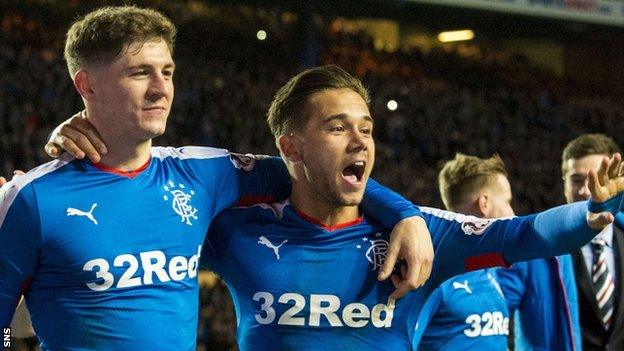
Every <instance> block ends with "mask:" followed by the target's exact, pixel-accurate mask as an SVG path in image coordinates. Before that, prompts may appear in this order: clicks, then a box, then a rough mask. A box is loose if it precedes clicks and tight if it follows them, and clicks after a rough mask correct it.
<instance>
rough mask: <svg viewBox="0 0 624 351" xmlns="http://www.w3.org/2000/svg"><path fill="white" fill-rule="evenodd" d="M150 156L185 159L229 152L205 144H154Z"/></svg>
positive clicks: (211, 156)
mask: <svg viewBox="0 0 624 351" xmlns="http://www.w3.org/2000/svg"><path fill="white" fill-rule="evenodd" d="M151 154H152V157H155V158H158V159H160V160H163V159H165V158H167V157H173V158H179V159H181V160H185V159H206V158H217V157H227V156H229V155H230V152H229V151H228V150H226V149H217V148H213V147H206V146H183V147H171V146H168V147H163V146H154V147H152V149H151Z"/></svg>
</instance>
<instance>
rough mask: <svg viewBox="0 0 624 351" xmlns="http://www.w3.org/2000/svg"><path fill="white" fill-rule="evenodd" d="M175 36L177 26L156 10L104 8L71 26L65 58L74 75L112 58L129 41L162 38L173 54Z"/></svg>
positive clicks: (130, 7) (144, 41)
mask: <svg viewBox="0 0 624 351" xmlns="http://www.w3.org/2000/svg"><path fill="white" fill-rule="evenodd" d="M175 36H176V27H175V25H174V24H173V23H172V22H171V21H170V20H169V19H168V18H167V17H165V16H164V15H163V14H161V13H160V12H158V11H156V10H152V9H143V8H138V7H136V6H118V7H111V6H107V7H102V8H99V9H97V10H95V11H92V12H90V13H88V14H87V15H86V16H84V17H83V18H82V19H79V20H77V21H76V22H74V23H73V24H72V26H71V27H70V28H69V30H68V31H67V36H66V40H65V52H64V54H65V61H67V68H68V69H69V73H70V74H71V75H72V77H73V76H74V74H75V73H76V71H78V70H79V69H80V68H82V67H83V66H84V65H86V64H98V63H105V62H110V61H112V60H113V59H115V58H116V57H117V56H118V55H119V54H121V52H122V50H123V49H124V47H125V46H126V45H128V44H131V43H135V42H138V43H143V44H144V43H146V42H148V41H151V40H158V39H161V38H162V39H163V40H164V41H165V42H166V43H167V46H169V51H171V55H173V46H174V42H175Z"/></svg>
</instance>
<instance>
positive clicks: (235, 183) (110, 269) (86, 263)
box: [0, 147, 420, 350]
mask: <svg viewBox="0 0 624 351" xmlns="http://www.w3.org/2000/svg"><path fill="white" fill-rule="evenodd" d="M289 193H290V177H289V175H288V172H287V170H286V167H285V165H284V163H283V161H282V159H281V158H266V157H255V156H251V155H239V154H230V153H228V152H227V151H226V150H222V149H213V148H205V147H182V148H177V149H176V148H162V147H156V148H153V149H152V157H151V159H150V160H149V162H148V163H146V165H145V167H142V168H141V169H140V170H139V171H136V172H130V173H125V172H119V171H115V170H113V169H107V168H105V167H102V166H96V165H93V164H91V163H89V162H87V161H81V160H74V159H72V158H71V157H68V156H64V157H62V158H61V159H59V160H57V161H53V162H50V163H47V164H45V165H42V166H40V167H38V168H36V169H34V170H32V171H31V172H28V173H27V174H26V175H24V176H22V177H18V178H16V179H15V180H13V181H12V182H10V183H8V184H6V185H5V186H3V187H2V188H0V327H5V326H7V327H8V326H9V323H10V322H11V317H12V316H13V313H14V311H15V307H16V305H17V302H18V301H19V298H20V296H21V295H22V293H24V295H25V297H26V300H27V303H28V307H29V309H30V311H31V315H32V321H33V324H34V327H35V331H36V333H37V334H38V335H39V337H40V340H41V346H42V349H43V350H50V349H52V350H60V349H63V350H86V349H89V350H94V349H97V350H129V349H133V348H135V347H136V346H138V345H140V346H142V347H143V348H145V349H147V350H161V349H164V350H194V349H195V339H196V330H197V316H198V314H197V312H198V284H197V278H196V275H197V264H198V258H199V255H200V252H201V248H202V244H203V242H204V238H205V235H206V232H207V230H208V225H209V224H210V222H211V220H212V219H213V217H214V216H215V215H216V214H217V213H218V212H220V211H222V210H223V209H225V208H227V207H229V206H232V205H233V204H234V203H235V202H237V200H238V203H255V202H260V201H269V200H270V201H275V200H282V199H285V198H287V197H288V194H289ZM362 205H363V208H365V210H367V211H370V212H371V213H374V214H375V215H376V216H379V218H381V220H382V221H383V222H384V224H385V225H387V226H390V227H391V226H393V225H394V224H395V223H396V222H398V221H399V220H401V219H403V218H406V217H409V216H414V215H420V212H419V210H418V209H415V208H414V207H413V205H412V204H411V203H410V202H409V201H407V200H405V199H403V198H402V197H400V196H399V195H398V194H396V193H394V192H392V191H390V190H388V189H386V188H384V187H383V186H380V185H379V184H378V183H376V182H374V181H371V182H369V184H368V185H367V187H366V192H365V197H364V201H363V203H362Z"/></svg>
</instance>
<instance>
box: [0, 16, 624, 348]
mask: <svg viewBox="0 0 624 351" xmlns="http://www.w3.org/2000/svg"><path fill="white" fill-rule="evenodd" d="M163 6H164V5H163ZM169 6H171V8H166V9H164V10H165V12H167V13H168V14H169V15H170V16H171V17H172V19H173V20H174V22H176V24H177V25H178V26H179V31H180V34H179V39H178V40H179V42H181V43H182V42H183V43H184V45H181V46H184V48H181V49H180V50H178V51H177V52H176V55H175V59H176V65H177V70H176V77H175V79H176V98H175V101H174V104H173V111H172V113H171V117H170V124H169V129H168V131H167V133H166V135H165V136H163V137H161V138H159V139H157V144H160V145H165V144H166V145H183V144H186V145H188V144H197V145H209V146H215V147H223V148H227V149H230V150H233V151H237V152H253V153H259V154H275V153H276V149H275V146H274V145H273V138H272V136H271V134H270V132H269V130H268V128H267V127H266V124H265V120H264V119H265V113H266V110H267V107H268V104H269V102H270V101H271V98H272V95H273V93H274V92H275V91H276V89H277V88H278V87H279V86H281V85H282V84H283V83H284V82H285V81H286V79H287V78H288V77H290V76H292V75H293V74H294V73H295V72H297V71H298V70H300V69H301V68H302V67H304V66H305V65H307V64H310V63H312V62H316V63H318V64H329V63H332V64H337V65H339V66H341V67H343V68H345V69H346V70H348V71H349V72H351V73H355V74H357V75H358V76H359V77H361V78H362V79H363V81H364V82H365V84H366V85H367V87H368V88H369V89H370V92H371V96H372V102H371V113H372V115H373V117H374V118H375V122H376V125H375V137H376V139H377V150H378V152H377V166H376V170H375V171H374V173H373V176H374V177H375V178H376V179H377V180H379V181H380V182H382V183H384V184H386V185H388V186H390V187H391V188H394V189H396V190H397V191H399V192H400V193H402V194H403V195H404V196H406V197H407V198H409V199H411V200H413V201H414V202H415V203H417V204H422V205H428V206H435V207H442V202H441V200H440V197H439V195H438V193H437V182H436V176H437V172H438V164H439V163H440V162H441V161H443V160H448V159H451V158H453V156H454V155H455V153H456V152H463V153H465V154H469V155H476V156H480V157H488V156H490V155H491V154H493V153H499V154H500V155H501V157H502V158H503V159H504V160H505V163H506V164H507V167H508V170H509V175H510V177H509V178H510V182H511V184H512V185H513V188H514V195H515V196H516V197H515V199H514V208H515V209H516V210H517V212H518V213H527V212H530V211H536V210H541V209H544V208H546V207H549V206H554V205H556V204H559V203H563V201H562V199H563V197H562V194H561V191H560V189H561V188H562V187H561V185H560V184H553V181H552V180H553V179H557V178H558V177H557V175H558V174H559V172H560V171H559V169H560V155H561V150H562V148H563V146H564V145H565V143H567V142H568V141H569V140H571V139H572V138H574V137H576V136H577V135H579V134H581V133H589V132H602V133H607V134H610V132H612V131H614V130H624V115H623V112H622V111H624V110H623V109H622V108H621V107H622V106H621V104H617V103H615V102H614V101H612V99H611V98H610V97H605V96H601V97H596V96H591V95H590V94H587V93H583V92H580V91H586V90H581V89H576V88H575V86H574V85H573V84H570V83H569V82H568V81H566V80H565V78H558V77H556V76H555V75H553V74H552V73H549V72H545V71H543V70H542V69H540V68H538V67H536V66H534V65H532V64H531V63H530V62H529V61H528V60H527V59H525V58H524V57H522V56H521V55H517V54H513V53H511V54H510V53H502V52H500V51H497V50H495V49H488V48H485V47H483V46H476V45H475V46H474V47H472V48H471V50H470V54H466V50H462V47H460V46H456V47H454V48H453V49H449V50H446V49H442V48H439V49H433V50H430V51H428V52H425V51H421V50H419V49H418V48H414V49H412V50H411V51H409V52H402V51H397V52H392V53H390V52H386V51H379V50H377V49H375V47H374V45H373V39H372V38H371V37H370V36H368V35H367V34H365V33H364V32H348V31H346V30H345V29H344V28H339V26H335V25H332V23H333V21H336V20H335V19H332V18H316V17H314V18H311V17H312V16H311V15H307V16H306V15H299V16H298V17H297V16H295V15H292V14H288V13H283V12H281V11H280V10H277V9H271V10H266V9H254V8H249V7H241V6H221V7H219V6H215V8H213V9H210V11H209V13H212V17H210V19H214V18H220V19H219V20H215V22H214V23H210V22H209V21H208V24H206V21H205V20H203V21H202V20H200V19H197V18H196V17H195V16H193V15H192V8H190V6H191V5H188V6H187V7H185V6H183V5H180V4H177V5H169ZM219 14H228V16H221V15H219ZM233 14H235V15H233ZM51 22H52V20H50V22H48V21H46V19H45V18H43V17H41V16H32V17H31V16H28V15H27V14H25V13H19V12H15V13H5V14H4V15H2V17H0V70H1V71H2V72H3V74H2V75H0V172H1V173H2V174H4V175H7V174H10V173H11V172H12V171H13V170H14V169H24V170H28V169H31V168H33V167H35V166H36V165H38V164H41V163H44V162H47V161H48V159H49V158H48V156H47V155H46V154H45V152H44V151H43V145H44V142H45V140H46V138H47V136H48V134H49V133H50V132H51V129H52V128H53V126H55V125H56V124H58V123H59V122H60V121H61V120H63V119H65V118H68V117H69V116H71V115H73V114H74V113H75V112H77V111H78V110H79V109H80V106H81V103H80V99H79V96H78V94H76V92H75V89H74V88H73V86H72V82H71V80H70V78H69V76H68V74H67V72H66V66H65V63H64V62H63V59H62V47H63V40H64V38H63V34H64V33H65V31H66V28H65V27H63V28H58V27H56V26H55V24H54V23H51ZM259 28H264V29H265V30H266V31H267V33H268V38H267V40H264V41H259V40H258V39H256V31H257V30H258V29H259ZM389 100H395V101H396V103H397V108H396V110H394V111H392V110H390V109H388V107H387V103H388V101H389ZM606 126H610V127H609V129H608V130H607V129H606ZM611 136H612V137H613V138H614V139H615V140H616V142H618V143H619V144H620V145H624V135H622V134H621V133H620V134H611ZM209 285H211V286H212V287H211V288H205V289H202V293H201V305H202V311H201V313H200V319H201V321H200V323H201V325H200V328H199V335H198V349H202V348H205V349H215V350H226V349H231V348H235V344H234V341H233V340H234V326H235V318H234V315H233V308H232V304H231V301H229V295H228V293H227V290H226V289H225V288H224V286H223V285H221V284H216V285H212V284H209Z"/></svg>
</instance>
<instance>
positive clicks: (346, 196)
mask: <svg viewBox="0 0 624 351" xmlns="http://www.w3.org/2000/svg"><path fill="white" fill-rule="evenodd" d="M363 198H364V189H362V190H361V191H355V192H348V193H345V192H343V193H341V194H340V204H341V205H342V206H359V205H360V203H361V202H362V199H363Z"/></svg>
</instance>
